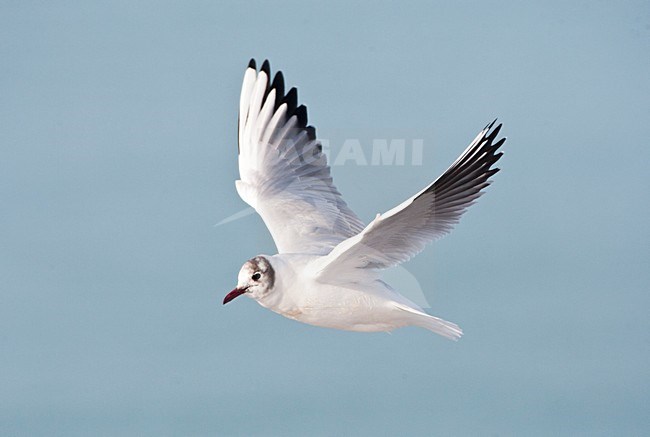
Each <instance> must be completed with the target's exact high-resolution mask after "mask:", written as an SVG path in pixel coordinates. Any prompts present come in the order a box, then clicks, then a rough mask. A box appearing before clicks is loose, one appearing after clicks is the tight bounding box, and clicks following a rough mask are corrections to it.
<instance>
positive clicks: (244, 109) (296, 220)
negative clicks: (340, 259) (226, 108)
mask: <svg viewBox="0 0 650 437" xmlns="http://www.w3.org/2000/svg"><path fill="white" fill-rule="evenodd" d="M270 77H271V73H270V66H269V63H268V61H264V63H263V64H262V67H261V69H260V71H259V72H258V71H257V69H256V66H255V61H254V60H252V59H251V61H250V63H249V65H248V68H247V69H246V73H245V74H244V83H243V85H242V90H241V98H240V103H239V175H240V180H238V181H237V182H236V186H237V192H238V193H239V195H240V196H241V198H242V199H243V200H244V201H245V202H246V203H248V204H249V205H250V206H252V207H253V208H255V210H256V211H257V212H258V214H259V215H260V216H261V217H262V219H263V220H264V223H265V224H266V226H267V227H268V229H269V231H270V232H271V235H272V236H273V240H274V241H275V244H276V246H277V248H278V252H279V253H312V254H322V255H325V254H327V253H329V252H330V251H331V250H332V248H334V247H335V246H336V245H337V244H338V243H340V242H341V241H343V240H345V239H347V238H349V237H351V236H353V235H356V234H358V233H359V232H361V230H362V229H363V226H364V225H363V223H362V222H361V221H360V220H359V218H358V217H357V216H356V215H355V214H354V213H353V212H352V211H351V210H350V209H349V208H348V206H347V205H346V204H345V202H344V201H343V199H342V198H341V194H340V193H339V192H338V190H337V189H336V187H335V186H334V184H333V182H332V177H331V175H330V168H329V166H328V165H327V158H326V157H325V155H324V154H323V152H322V147H321V144H320V142H319V141H318V140H317V139H316V130H315V129H314V127H312V126H308V125H307V108H305V106H303V105H300V106H298V105H297V101H298V93H297V90H296V89H295V88H291V89H290V90H289V92H287V93H286V94H285V93H284V78H283V76H282V73H281V72H278V73H277V74H276V75H275V77H274V78H273V82H270Z"/></svg>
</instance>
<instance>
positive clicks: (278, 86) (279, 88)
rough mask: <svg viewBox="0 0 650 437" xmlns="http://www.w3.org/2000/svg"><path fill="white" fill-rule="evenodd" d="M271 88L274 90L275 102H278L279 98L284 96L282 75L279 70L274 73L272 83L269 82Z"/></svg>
mask: <svg viewBox="0 0 650 437" xmlns="http://www.w3.org/2000/svg"><path fill="white" fill-rule="evenodd" d="M271 88H272V89H274V90H275V96H276V99H277V102H280V99H282V97H284V76H283V75H282V72H281V71H278V72H277V73H275V77H274V78H273V83H271ZM278 106H279V105H278Z"/></svg>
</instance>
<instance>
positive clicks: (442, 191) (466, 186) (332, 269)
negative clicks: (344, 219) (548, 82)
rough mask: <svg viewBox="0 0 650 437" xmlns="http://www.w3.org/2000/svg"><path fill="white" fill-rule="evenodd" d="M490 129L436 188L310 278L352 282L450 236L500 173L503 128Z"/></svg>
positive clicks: (342, 247)
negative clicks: (361, 271) (497, 165)
mask: <svg viewBox="0 0 650 437" xmlns="http://www.w3.org/2000/svg"><path fill="white" fill-rule="evenodd" d="M493 125H494V122H492V123H491V124H490V125H488V126H486V127H485V129H483V130H482V131H481V132H480V133H479V134H478V136H477V137H476V138H475V139H474V141H472V143H471V144H470V145H469V147H467V149H466V150H465V152H464V153H463V154H462V155H461V156H460V157H459V158H458V159H457V160H456V162H454V163H453V164H452V165H451V166H450V167H449V168H448V169H447V171H445V173H444V174H443V175H442V176H440V177H439V178H438V179H437V180H436V181H435V182H434V183H432V184H431V185H429V186H428V187H426V188H425V189H424V190H422V191H420V192H419V193H418V194H416V195H415V196H413V197H411V198H410V199H408V200H406V201H405V202H403V203H402V204H400V205H398V206H396V207H395V208H393V209H391V210H390V211H388V212H385V213H384V214H378V215H377V217H376V218H375V219H374V220H373V221H372V222H371V223H370V224H369V225H368V226H366V228H365V229H364V230H363V231H362V232H361V233H359V234H358V235H355V236H353V237H351V238H349V239H347V240H345V241H343V242H341V243H340V244H339V245H338V246H336V247H335V248H334V250H332V252H331V253H330V254H328V255H327V256H325V257H322V258H321V259H319V260H317V261H315V262H314V264H313V265H312V266H311V267H312V268H313V271H312V273H313V274H314V275H315V276H318V277H320V278H321V279H325V278H327V279H328V280H331V281H336V280H337V279H341V280H350V279H351V278H354V277H355V275H354V272H355V271H358V269H384V268H388V267H391V266H395V265H397V264H400V263H402V262H404V261H407V260H408V259H410V258H411V257H413V256H415V255H416V254H417V253H419V252H420V251H421V250H422V249H424V246H425V245H426V244H427V243H429V242H431V241H433V240H435V239H437V238H440V237H442V236H443V235H445V234H447V233H449V232H450V231H451V230H452V228H453V226H454V225H455V224H456V223H458V221H459V219H460V217H461V216H462V215H463V213H464V212H465V210H466V209H467V208H468V207H469V206H470V205H472V204H473V203H474V202H475V201H476V199H478V198H479V197H480V196H481V194H483V191H482V190H483V188H485V187H487V186H488V185H489V184H490V182H491V181H489V180H488V179H489V178H490V177H491V176H492V175H493V174H495V173H496V172H498V171H499V169H498V168H492V166H493V165H494V164H495V163H496V162H497V161H498V160H499V158H501V155H502V154H503V153H502V152H499V153H497V149H499V147H501V145H502V144H503V143H504V142H505V140H506V139H505V138H502V139H501V140H499V141H495V140H496V137H497V135H498V134H499V130H500V129H501V125H498V126H497V127H496V128H495V129H494V130H492V126H493Z"/></svg>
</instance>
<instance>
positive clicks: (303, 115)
mask: <svg viewBox="0 0 650 437" xmlns="http://www.w3.org/2000/svg"><path fill="white" fill-rule="evenodd" d="M294 115H295V116H296V117H298V126H300V127H305V126H307V107H306V106H305V105H300V106H298V107H297V108H296V112H294Z"/></svg>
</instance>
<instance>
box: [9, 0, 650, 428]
mask: <svg viewBox="0 0 650 437" xmlns="http://www.w3.org/2000/svg"><path fill="white" fill-rule="evenodd" d="M0 54H1V56H2V63H1V64H0V151H1V159H0V202H1V205H2V214H0V266H1V267H0V284H1V285H0V351H1V352H0V433H1V434H3V435H53V436H56V435H61V436H63V435H65V436H75V435H107V436H108V435H110V436H118V435H124V436H129V435H197V436H198V435H274V434H275V435H280V434H281V435H334V434H343V435H351V434H357V435H377V434H383V435H399V434H401V435H494V436H496V435H499V436H508V435H589V436H593V435H644V434H649V433H650V419H649V417H650V415H649V414H648V405H650V363H649V358H650V321H649V318H648V308H649V306H650V294H649V285H650V269H648V264H649V262H650V257H649V255H650V254H649V247H650V245H649V231H648V224H647V222H648V217H649V215H650V207H649V202H648V200H649V197H648V186H649V184H650V176H649V173H648V170H647V168H648V162H649V161H650V145H649V144H648V137H649V134H650V131H649V127H648V126H649V125H650V98H649V97H650V80H649V79H648V78H649V74H648V73H649V72H650V6H649V5H648V3H647V2H643V1H636V2H634V1H627V2H616V4H614V2H603V1H574V2H546V1H545V2H538V3H533V2H481V3H480V4H475V3H472V2H465V1H461V2H427V3H424V2H411V3H408V4H406V3H398V2H395V3H389V2H382V3H378V4H374V3H370V2H357V3H355V4H351V3H348V2H328V3H327V4H316V3H307V2H298V1H296V2H268V3H263V2H217V1H202V2H199V1H193V2H180V1H172V2H146V1H139V2H130V1H129V2H126V1H125V2H65V1H61V2H23V1H20V2H19V1H2V2H0ZM250 57H256V58H258V59H259V60H262V59H264V58H269V59H270V60H271V63H272V67H273V68H274V70H275V69H277V68H280V69H282V70H283V71H284V73H285V78H286V80H287V83H288V84H290V85H296V86H298V87H299V96H300V100H301V101H302V102H303V103H305V104H307V106H308V108H309V114H310V121H311V122H312V123H313V124H315V125H316V127H317V129H318V132H319V135H320V136H322V137H323V138H327V139H329V140H330V141H331V146H332V149H333V151H334V152H335V151H336V148H337V147H340V145H341V144H342V142H343V141H344V140H345V139H349V138H356V139H359V141H360V143H361V144H363V145H369V144H371V141H372V139H375V138H389V139H390V138H403V139H407V141H410V140H411V139H417V138H419V139H423V142H424V153H423V165H421V166H365V167H364V166H356V165H354V164H352V163H348V164H346V165H343V166H338V167H335V168H334V169H333V174H334V177H335V180H336V183H337V185H338V187H339V189H340V190H341V191H342V192H343V194H344V196H345V198H346V199H347V200H348V203H349V205H350V206H351V207H352V208H353V209H354V210H356V211H357V212H358V213H359V215H360V216H361V217H362V218H363V219H364V220H366V221H367V220H369V219H371V218H372V217H373V216H374V214H376V213H377V212H381V211H385V210H387V209H389V208H391V207H393V206H394V205H396V204H397V203H398V202H401V201H402V200H404V199H405V198H406V197H408V196H410V195H411V194H413V193H415V192H416V191H417V190H419V189H420V188H421V187H422V186H424V185H425V184H426V183H428V182H429V181H431V180H433V179H434V178H435V177H436V176H437V175H438V174H439V173H440V172H441V171H443V170H444V168H445V167H446V166H447V165H448V164H449V163H451V162H452V161H453V159H455V158H456V156H457V155H458V154H459V153H460V152H461V151H462V150H463V149H464V148H465V146H466V145H467V144H468V142H469V141H470V140H471V139H472V138H473V137H474V136H475V135H476V133H477V132H478V131H479V130H480V129H481V128H482V127H483V126H484V125H485V124H486V123H487V122H489V121H491V120H492V119H493V118H494V117H496V116H498V117H499V119H500V121H502V122H503V123H504V131H503V132H504V133H505V134H506V135H507V136H508V141H507V143H506V146H505V149H506V155H505V156H504V158H503V159H502V160H501V162H500V164H501V165H500V166H501V168H502V171H501V172H500V173H499V174H498V175H497V176H496V177H495V183H494V184H493V185H492V186H491V187H490V189H489V192H488V193H487V194H486V195H485V196H484V197H483V198H482V199H481V200H480V202H479V203H478V204H477V205H475V206H474V207H472V209H471V210H470V211H469V212H468V214H467V215H466V216H465V217H464V218H463V220H462V222H461V223H460V225H459V226H458V227H457V228H456V230H455V232H454V233H453V234H451V235H450V236H448V237H447V238H445V239H443V240H441V241H439V242H437V243H435V244H434V245H433V246H431V247H429V248H428V249H427V250H426V251H425V252H423V253H422V254H421V255H420V256H418V257H417V258H415V259H414V260H412V261H411V262H409V263H408V264H407V265H406V268H407V269H408V270H409V271H410V272H412V273H413V274H414V275H415V277H416V278H417V279H418V281H419V282H420V284H421V285H422V288H423V289H424V290H425V293H426V295H427V299H428V300H429V301H430V303H431V304H432V306H433V308H432V309H431V312H432V313H433V314H436V315H439V316H441V317H443V318H445V319H448V320H453V321H455V322H457V323H458V324H459V325H461V326H462V327H463V328H464V330H465V333H466V335H465V337H464V338H463V339H462V340H461V341H459V342H458V343H453V342H449V341H447V340H445V339H443V338H440V337H437V336H435V335H433V334H432V333H430V332H428V331H425V330H420V329H416V328H412V329H411V328H408V329H403V330H398V331H396V332H394V333H393V334H392V335H387V334H381V333H379V334H359V333H349V332H340V331H333V330H325V329H321V328H315V327H311V326H308V325H303V324H299V323H296V322H293V321H291V320H288V319H284V318H282V317H280V316H278V315H276V314H274V313H271V312H269V311H267V310H265V309H263V308H262V307H260V306H258V305H257V304H255V302H253V301H251V300H247V299H241V300H239V299H238V300H237V301H235V302H233V303H232V304H230V305H228V306H226V307H223V306H222V305H221V299H222V298H223V295H224V294H225V293H226V292H227V291H229V290H230V289H231V288H232V287H233V286H234V284H235V281H236V275H237V272H238V270H239V268H240V265H241V264H242V263H243V262H244V261H245V260H246V259H248V258H250V257H251V256H253V255H256V254H258V253H273V252H274V246H273V242H272V240H271V239H270V237H269V236H268V234H267V232H266V229H265V228H264V226H263V224H262V222H261V220H260V219H259V218H258V217H257V216H249V217H247V218H245V219H242V220H239V221H236V222H233V223H230V224H228V225H225V226H221V227H214V226H213V225H214V224H215V223H217V222H219V221H220V220H221V219H223V218H224V217H227V216H228V215H230V214H233V213H235V212H237V211H239V210H240V209H242V208H243V207H244V206H245V205H244V203H243V202H242V201H241V200H240V199H239V197H238V196H237V194H236V192H235V189H234V180H235V179H236V178H237V167H236V158H237V146H236V139H237V135H236V121H237V105H238V96H239V87H240V84H241V78H242V74H243V70H244V67H245V66H246V63H247V62H248V59H249V58H250ZM393 285H395V286H398V284H393Z"/></svg>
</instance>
